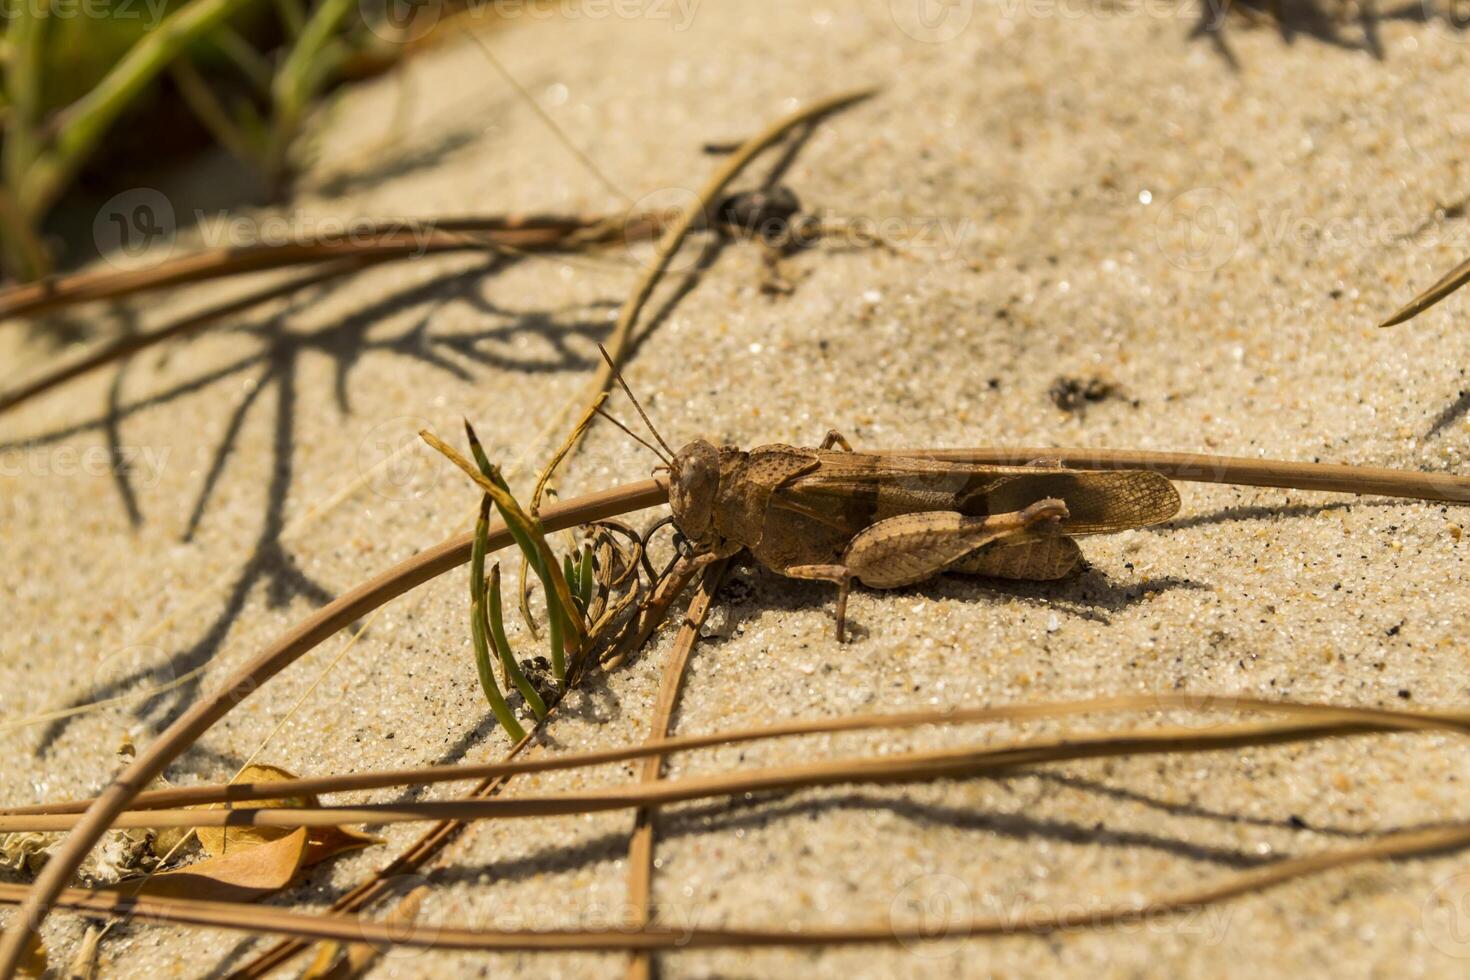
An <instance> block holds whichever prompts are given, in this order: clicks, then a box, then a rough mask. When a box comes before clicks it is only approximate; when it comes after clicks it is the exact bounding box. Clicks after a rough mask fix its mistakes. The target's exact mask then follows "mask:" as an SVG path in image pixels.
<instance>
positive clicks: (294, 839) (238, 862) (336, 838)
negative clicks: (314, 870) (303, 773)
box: [123, 764, 380, 902]
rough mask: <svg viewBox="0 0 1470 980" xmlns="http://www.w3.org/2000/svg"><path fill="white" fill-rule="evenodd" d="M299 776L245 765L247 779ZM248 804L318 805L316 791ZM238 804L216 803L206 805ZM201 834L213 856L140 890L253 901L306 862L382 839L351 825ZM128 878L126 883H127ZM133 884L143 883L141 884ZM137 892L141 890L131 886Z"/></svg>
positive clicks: (205, 830)
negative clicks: (355, 828)
mask: <svg viewBox="0 0 1470 980" xmlns="http://www.w3.org/2000/svg"><path fill="white" fill-rule="evenodd" d="M295 778H296V777H295V776H294V775H293V774H292V773H290V772H288V771H286V770H285V769H282V768H280V767H279V766H268V765H259V764H256V765H249V766H246V767H245V768H244V769H242V770H241V771H240V775H239V776H238V777H237V779H236V781H237V782H241V783H272V782H279V781H280V780H283V779H295ZM238 805H240V806H248V807H282V808H288V807H316V806H320V805H321V804H320V801H319V800H318V799H317V798H316V797H314V796H308V797H301V796H297V797H290V798H283V799H277V800H251V801H249V802H245V803H240V804H238ZM221 808H226V809H229V808H233V807H232V805H231V804H224V803H212V804H209V805H208V806H205V807H202V808H201V809H206V810H215V809H221ZM194 832H195V834H196V835H197V836H198V838H199V843H200V844H201V845H202V846H203V848H204V850H205V852H206V853H208V854H209V855H210V856H209V857H207V858H205V859H204V860H203V861H199V862H197V863H195V864H190V865H187V866H185V867H182V868H177V869H175V870H173V871H165V872H163V873H161V874H156V875H154V876H153V877H151V878H149V879H148V880H147V881H146V882H145V883H144V884H143V886H142V888H141V890H139V891H137V892H136V893H138V894H143V895H151V896H159V897H167V898H203V899H214V900H219V901H235V902H248V901H252V900H254V899H257V898H260V897H262V896H264V895H268V894H270V893H272V892H276V891H280V890H281V889H283V888H286V887H287V886H289V885H290V884H291V883H292V881H294V880H295V878H296V875H297V873H298V872H300V870H301V869H302V868H306V867H310V866H311V865H313V864H317V863H320V862H322V861H325V860H327V859H328V858H330V857H333V856H335V855H338V854H341V853H343V852H344V851H353V850H357V849H358V848H362V847H367V846H368V845H369V844H376V843H379V842H380V838H377V837H373V836H372V835H370V834H365V833H363V832H361V831H358V830H351V829H348V828H346V827H298V828H296V829H295V830H292V829H291V828H290V827H249V826H240V827H198V828H195V831H194ZM180 839H181V838H180V837H178V836H177V835H175V836H173V837H172V838H171V839H165V838H163V837H162V836H160V837H159V839H158V840H157V842H156V846H157V847H159V848H165V847H172V846H174V845H175V844H176V843H177V842H178V840H180ZM127 887H128V883H124V885H123V888H124V889H126V888H127ZM133 888H135V889H136V888H137V886H136V885H134V886H133ZM128 893H129V894H133V893H135V892H128Z"/></svg>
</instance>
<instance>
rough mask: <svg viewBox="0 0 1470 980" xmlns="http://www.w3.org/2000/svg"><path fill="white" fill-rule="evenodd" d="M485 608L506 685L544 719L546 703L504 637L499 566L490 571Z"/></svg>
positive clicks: (537, 715) (491, 637) (538, 716)
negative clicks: (488, 615) (516, 692)
mask: <svg viewBox="0 0 1470 980" xmlns="http://www.w3.org/2000/svg"><path fill="white" fill-rule="evenodd" d="M487 597H488V598H487V601H486V604H485V605H486V608H487V609H488V610H489V612H490V623H489V626H490V639H491V641H492V642H493V643H494V644H495V652H496V653H497V654H498V655H499V656H500V665H501V666H502V667H503V668H504V669H505V676H506V683H508V684H514V685H515V689H516V690H517V691H520V692H521V697H523V698H525V699H526V703H527V704H529V705H530V706H531V710H532V711H534V712H535V713H536V717H537V718H545V717H546V702H545V701H543V700H541V695H539V694H537V693H536V688H535V687H534V686H532V684H531V682H530V681H529V680H527V679H526V675H525V674H524V673H522V672H521V665H520V664H518V663H516V658H515V655H514V654H513V653H511V649H510V641H509V640H508V639H506V636H505V620H504V618H503V617H502V615H501V612H500V566H499V565H498V564H497V565H494V566H492V567H491V569H490V585H489V588H488V589H487Z"/></svg>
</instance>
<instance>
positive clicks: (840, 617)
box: [784, 498, 1067, 643]
mask: <svg viewBox="0 0 1470 980" xmlns="http://www.w3.org/2000/svg"><path fill="white" fill-rule="evenodd" d="M1066 516H1067V505H1066V504H1064V503H1063V502H1062V501H1060V500H1056V499H1053V498H1047V499H1044V500H1038V501H1036V502H1035V503H1033V504H1031V505H1030V506H1029V507H1027V508H1025V509H1024V510H1019V511H1015V512H1013V513H1008V514H991V515H988V516H986V517H970V516H967V515H965V514H961V513H959V512H957V511H921V512H918V513H912V514H899V515H898V516H896V517H890V518H887V519H886V520H882V521H879V522H878V523H876V524H873V525H870V526H869V527H867V528H865V529H864V530H863V531H862V532H860V533H859V534H858V535H857V536H856V537H854V538H853V539H852V541H850V542H849V543H848V545H847V548H846V550H845V551H844V552H843V555H842V563H841V564H823V565H792V566H789V567H788V568H786V570H785V573H784V574H786V575H789V576H791V577H792V578H804V579H817V580H819V581H827V582H835V583H836V584H837V588H838V593H837V641H838V642H839V643H841V642H842V640H843V636H844V634H845V632H846V628H845V627H846V621H847V595H848V593H849V592H850V591H852V580H853V579H854V578H856V579H858V580H859V581H861V582H862V583H863V584H864V585H867V586H870V587H872V588H875V589H896V588H901V587H903V586H905V585H913V584H914V583H916V582H922V581H924V580H925V579H928V578H933V577H934V576H935V575H938V574H939V573H941V572H945V571H949V570H950V569H951V568H952V567H953V566H954V565H955V564H956V563H957V562H962V561H964V560H965V559H966V558H968V557H969V556H971V555H973V554H975V553H976V551H978V550H980V549H982V548H983V547H984V546H985V545H987V544H990V543H992V542H999V541H1003V540H1004V539H1006V538H1011V537H1014V536H1017V535H1024V536H1027V537H1028V539H1029V535H1028V532H1031V531H1032V530H1033V529H1036V528H1039V527H1044V526H1054V525H1055V524H1057V523H1058V522H1059V521H1061V520H1062V519H1064V518H1065V517H1066Z"/></svg>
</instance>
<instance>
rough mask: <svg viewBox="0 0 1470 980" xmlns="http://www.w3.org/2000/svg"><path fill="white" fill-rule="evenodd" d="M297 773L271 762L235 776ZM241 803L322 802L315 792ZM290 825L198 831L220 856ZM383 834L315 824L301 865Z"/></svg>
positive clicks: (261, 779)
mask: <svg viewBox="0 0 1470 980" xmlns="http://www.w3.org/2000/svg"><path fill="white" fill-rule="evenodd" d="M295 778H296V776H295V775H294V774H293V773H291V772H288V771H287V770H285V769H282V768H280V767H279V766H268V765H261V764H258V763H257V764H252V765H248V766H246V767H245V768H244V769H242V770H240V775H239V776H237V777H236V778H235V780H234V781H235V782H237V783H275V782H280V781H281V780H283V779H295ZM240 805H241V806H250V807H282V808H286V807H315V806H320V805H321V801H320V800H318V799H317V798H316V797H315V796H293V797H290V798H284V799H278V800H251V801H250V802H248V803H242V804H240ZM229 806H230V804H225V803H212V804H210V805H209V806H208V807H206V809H219V808H221V807H229ZM290 832H291V829H290V828H289V827H200V828H198V829H197V830H196V831H195V833H196V834H197V835H198V837H199V843H200V844H202V845H203V846H204V849H205V850H206V851H208V852H209V854H210V855H211V856H213V857H219V856H221V855H223V854H227V853H229V852H230V851H231V850H234V849H236V848H240V847H257V846H259V845H261V844H266V843H269V842H270V841H273V840H279V839H280V838H282V837H284V836H285V835H286V834H289V833H290ZM381 840H382V838H379V837H374V836H372V835H371V834H364V833H362V832H361V831H358V830H350V829H348V828H346V827H312V828H311V830H310V832H309V834H308V840H307V848H306V854H305V856H304V857H303V858H302V861H301V866H302V867H303V868H306V867H310V866H311V865H313V864H317V863H319V862H321V861H325V860H326V859H327V858H329V857H332V856H333V855H336V854H341V853H342V852H343V851H352V850H356V849H357V848H360V847H367V846H368V845H369V844H377V843H380V842H381Z"/></svg>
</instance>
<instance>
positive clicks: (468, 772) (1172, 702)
mask: <svg viewBox="0 0 1470 980" xmlns="http://www.w3.org/2000/svg"><path fill="white" fill-rule="evenodd" d="M1147 711H1191V712H1201V711H1206V712H1222V713H1223V712H1232V711H1240V712H1255V713H1259V714H1268V715H1282V716H1286V717H1298V718H1305V719H1311V720H1310V721H1304V722H1296V723H1293V724H1289V725H1281V726H1276V727H1274V728H1270V729H1268V728H1263V727H1260V726H1250V727H1246V728H1243V729H1231V728H1228V727H1225V726H1221V727H1219V728H1217V729H1215V730H1214V731H1213V732H1211V733H1204V734H1206V735H1208V736H1214V737H1235V734H1238V732H1240V731H1246V732H1254V733H1255V734H1256V735H1257V736H1259V737H1262V738H1266V737H1281V738H1287V739H1292V740H1294V739H1293V733H1296V735H1299V736H1300V738H1302V739H1310V738H1325V737H1329V736H1333V735H1347V734H1372V733H1387V732H1410V731H1440V730H1443V731H1453V732H1460V733H1462V734H1470V712H1464V713H1453V712H1452V713H1444V712H1419V711H1400V710H1396V709H1391V708H1357V707H1341V706H1338V705H1332V704H1320V703H1314V702H1311V701H1271V700H1266V699H1262V698H1248V697H1235V696H1233V695H1232V696H1221V697H1212V696H1209V695H1202V694H1150V695H1137V694H1133V695H1123V696H1118V697H1103V698H1086V699H1083V700H1078V701H1055V702H1039V703H1035V704H1013V705H1003V706H1000V707H993V708H947V709H944V710H940V711H910V712H901V713H894V714H866V715H850V716H848V717H845V718H817V719H810V720H799V721H789V722H782V723H779V724H774V725H763V726H761V727H759V728H743V729H734V730H730V731H720V732H711V733H708V734H704V735H683V736H679V737H677V738H658V739H651V740H649V741H648V742H645V743H644V744H642V745H632V746H623V747H619V748H613V749H599V750H597V751H594V752H568V753H563V754H561V755H556V756H551V757H548V758H544V759H535V760H531V761H527V762H509V761H506V762H493V763H474V764H468V765H445V766H421V767H416V768H411V769H386V770H378V771H367V772H353V773H343V774H341V775H336V776H309V777H306V778H301V779H288V780H275V781H272V782H268V783H213V784H206V785H200V786H181V787H175V788H172V789H161V790H150V791H149V792H146V793H139V794H138V795H137V797H136V798H135V799H134V800H133V803H134V806H133V807H132V809H135V810H145V809H159V808H165V807H186V806H201V805H204V804H209V803H241V802H245V801H248V800H268V799H279V798H281V797H283V796H291V797H295V796H320V795H322V794H325V793H345V792H349V791H354V790H370V789H385V788H387V787H390V786H406V785H414V786H428V785H432V784H435V783H450V782H461V781H464V780H469V779H502V778H508V777H511V776H519V775H526V774H530V773H543V772H552V771H555V770H563V769H582V768H592V767H596V766H605V765H611V764H616V763H623V762H631V761H634V760H637V759H647V758H650V757H654V756H660V757H662V756H667V755H671V754H673V753H675V752H692V751H696V750H698V749H706V748H711V747H713V746H717V745H737V744H740V743H744V742H758V741H765V740H767V739H776V738H793V737H797V736H802V735H832V734H838V733H842V732H860V731H871V730H874V729H883V728H887V729H893V730H899V729H905V728H919V727H922V726H925V725H980V724H995V723H999V722H1027V721H1038V720H1043V719H1046V720H1055V719H1058V718H1066V717H1072V716H1076V715H1086V714H1115V713H1120V712H1147ZM1273 733H1274V734H1273ZM1260 744H1265V743H1264V742H1263V743H1260ZM94 802H95V798H91V799H83V800H68V801H66V802H62V803H39V804H34V805H30V806H18V807H9V808H5V809H0V815H3V816H11V815H18V814H57V813H82V812H84V811H85V810H86V809H87V808H88V807H90V806H91V805H92V804H93V803H94Z"/></svg>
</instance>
